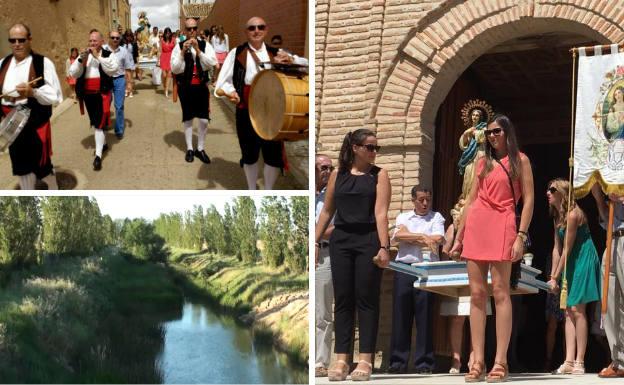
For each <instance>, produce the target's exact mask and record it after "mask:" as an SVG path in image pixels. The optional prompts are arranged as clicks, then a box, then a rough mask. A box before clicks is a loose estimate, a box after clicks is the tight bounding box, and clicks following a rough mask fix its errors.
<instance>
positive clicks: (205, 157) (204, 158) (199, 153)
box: [195, 150, 210, 163]
mask: <svg viewBox="0 0 624 385" xmlns="http://www.w3.org/2000/svg"><path fill="white" fill-rule="evenodd" d="M195 156H196V157H198V158H199V160H201V161H202V162H204V163H210V158H209V157H208V154H206V151H204V150H201V151H199V150H195Z"/></svg>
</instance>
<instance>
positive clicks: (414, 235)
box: [388, 186, 444, 374]
mask: <svg viewBox="0 0 624 385" xmlns="http://www.w3.org/2000/svg"><path fill="white" fill-rule="evenodd" d="M412 202H413V203H414V210H412V211H410V212H407V213H402V214H400V215H399V216H398V217H397V219H396V228H395V231H394V235H393V239H394V240H395V241H398V242H399V254H398V255H397V257H396V260H395V261H396V262H400V263H405V264H408V265H409V264H412V263H419V262H431V261H438V260H439V256H438V250H439V246H440V245H441V244H442V243H443V242H444V217H443V216H442V215H440V213H437V212H435V211H431V190H430V189H428V188H424V187H421V186H414V187H413V188H412ZM415 281H416V278H414V277H412V276H409V275H407V274H403V273H399V272H395V273H394V290H393V292H392V337H391V340H390V352H391V353H390V354H391V355H390V366H389V369H388V371H389V372H391V373H404V372H406V370H407V365H408V361H409V352H410V341H411V340H412V325H413V323H414V321H416V333H417V334H416V347H415V348H414V368H415V370H416V372H417V373H421V374H429V373H431V372H432V370H433V367H434V364H435V361H434V354H433V338H432V335H433V333H432V329H431V322H432V312H433V295H432V294H431V293H429V292H428V291H425V290H418V289H414V282H415Z"/></svg>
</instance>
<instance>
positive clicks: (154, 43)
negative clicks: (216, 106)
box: [148, 27, 160, 56]
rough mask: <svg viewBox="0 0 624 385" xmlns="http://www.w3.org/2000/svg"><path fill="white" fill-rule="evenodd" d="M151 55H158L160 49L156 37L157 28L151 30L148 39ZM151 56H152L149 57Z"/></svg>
mask: <svg viewBox="0 0 624 385" xmlns="http://www.w3.org/2000/svg"><path fill="white" fill-rule="evenodd" d="M148 42H149V45H150V51H151V53H158V48H159V47H160V38H159V37H158V27H154V28H152V34H151V35H150V37H149V39H148ZM150 56H152V55H150Z"/></svg>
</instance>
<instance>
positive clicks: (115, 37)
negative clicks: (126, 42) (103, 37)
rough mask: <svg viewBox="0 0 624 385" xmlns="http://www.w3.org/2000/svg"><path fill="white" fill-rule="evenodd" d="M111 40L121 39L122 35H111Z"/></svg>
mask: <svg viewBox="0 0 624 385" xmlns="http://www.w3.org/2000/svg"><path fill="white" fill-rule="evenodd" d="M110 39H111V40H121V37H120V36H111V37H110Z"/></svg>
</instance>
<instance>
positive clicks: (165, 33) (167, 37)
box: [163, 27, 173, 43]
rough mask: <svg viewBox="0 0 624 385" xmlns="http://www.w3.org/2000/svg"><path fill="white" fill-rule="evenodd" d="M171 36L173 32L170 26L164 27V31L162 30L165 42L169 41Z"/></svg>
mask: <svg viewBox="0 0 624 385" xmlns="http://www.w3.org/2000/svg"><path fill="white" fill-rule="evenodd" d="M167 32H168V34H167ZM172 38H173V33H172V32H171V28H169V27H167V28H165V31H164V32H163V40H164V41H166V42H167V43H171V39H172Z"/></svg>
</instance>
